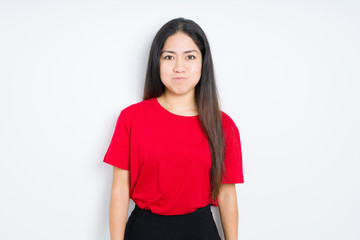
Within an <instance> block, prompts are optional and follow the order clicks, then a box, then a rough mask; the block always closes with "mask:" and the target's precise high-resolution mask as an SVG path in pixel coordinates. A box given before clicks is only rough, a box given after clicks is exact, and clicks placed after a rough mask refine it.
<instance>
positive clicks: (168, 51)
mask: <svg viewBox="0 0 360 240" xmlns="http://www.w3.org/2000/svg"><path fill="white" fill-rule="evenodd" d="M165 52H167V53H173V54H175V53H176V52H174V51H170V50H164V51H161V52H160V53H161V54H163V53H165ZM191 52H196V53H197V54H199V53H198V51H196V50H188V51H185V52H184V53H185V54H186V53H191Z"/></svg>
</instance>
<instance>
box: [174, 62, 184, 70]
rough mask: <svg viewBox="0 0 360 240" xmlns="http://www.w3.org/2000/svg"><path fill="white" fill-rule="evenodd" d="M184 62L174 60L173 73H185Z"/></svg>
mask: <svg viewBox="0 0 360 240" xmlns="http://www.w3.org/2000/svg"><path fill="white" fill-rule="evenodd" d="M184 64H185V63H184V60H182V59H176V60H175V66H174V72H184V71H185V65H184Z"/></svg>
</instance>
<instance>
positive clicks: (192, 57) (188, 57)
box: [186, 55, 195, 59]
mask: <svg viewBox="0 0 360 240" xmlns="http://www.w3.org/2000/svg"><path fill="white" fill-rule="evenodd" d="M186 59H195V56H194V55H189V56H187V57H186Z"/></svg>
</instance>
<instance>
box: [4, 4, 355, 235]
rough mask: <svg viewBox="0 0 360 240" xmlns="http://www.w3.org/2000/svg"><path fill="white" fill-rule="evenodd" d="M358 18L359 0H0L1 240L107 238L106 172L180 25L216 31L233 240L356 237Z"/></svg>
mask: <svg viewBox="0 0 360 240" xmlns="http://www.w3.org/2000/svg"><path fill="white" fill-rule="evenodd" d="M359 12H360V3H359V1H355V0H354V1H350V0H341V1H340V0H338V1H331V0H329V1H325V0H324V1H320V0H312V1H310V0H306V1H265V0H262V1H260V0H252V1H250V0H246V1H194V0H192V1H185V0H183V1H174V2H172V1H154V0H152V1H131V2H130V1H128V2H126V1H100V0H99V1H85V0H84V1H80V0H73V1H25V0H23V1H1V2H0V79H1V85H0V107H1V111H0V112H1V118H0V148H1V152H0V159H1V162H0V194H1V196H0V226H1V227H0V239H4V240H8V239H10V240H11V239H37V240H45V239H46V240H48V239H52V240H57V239H61V240H63V239H67V240H70V239H74V240H75V239H85V240H98V239H109V230H108V207H109V200H110V187H111V180H112V168H111V166H109V165H107V164H105V163H102V160H103V157H104V154H105V152H106V149H107V147H108V144H109V143H110V140H111V136H112V133H113V130H114V127H115V123H116V119H117V117H118V114H119V113H120V111H121V110H122V109H123V108H125V107H126V106H128V105H130V104H132V103H135V102H138V101H141V97H142V91H143V84H144V76H145V69H146V63H147V57H148V51H149V48H150V44H151V41H152V39H153V37H154V36H155V33H156V32H157V30H158V29H159V28H160V27H161V26H162V25H163V24H165V23H166V22H167V21H169V20H171V19H173V18H176V17H185V18H189V19H192V20H194V21H196V22H197V23H198V24H199V25H200V26H201V27H202V28H203V29H204V31H205V33H206V34H207V36H208V38H209V41H210V46H211V49H212V52H213V59H214V66H215V72H216V77H217V84H218V88H219V92H220V97H221V103H222V108H223V110H224V111H225V112H226V113H228V114H229V115H230V116H231V117H232V118H233V120H234V121H235V123H236V124H237V126H238V128H239V131H240V137H241V141H242V149H243V161H244V175H245V183H244V184H238V185H236V187H237V194H238V206H239V239H244V240H261V239H271V240H273V239H274V240H289V239H291V240H304V239H305V240H311V239H314V240H315V239H316V240H319V239H327V240H335V239H339V240H344V239H346V240H355V239H356V240H357V239H360V230H359V224H360V207H359V202H360V193H359V189H360V188H359V183H360V177H359V170H360V169H359V168H360V163H359V161H360V150H359V149H360V147H359V145H360V144H359V143H360V139H359V138H360V137H359V136H360V127H359V122H360V111H359V102H360V97H359V90H360V83H359V80H360V74H359V66H360V58H359V56H360V46H359V42H360V32H359V31H360V17H359ZM133 207H134V205H133V202H131V205H130V208H129V214H130V211H131V210H132V208H133ZM212 211H213V213H214V217H215V220H216V223H217V225H218V228H219V231H220V232H221V231H222V229H221V222H220V217H219V212H218V208H215V207H212ZM221 233H222V232H221Z"/></svg>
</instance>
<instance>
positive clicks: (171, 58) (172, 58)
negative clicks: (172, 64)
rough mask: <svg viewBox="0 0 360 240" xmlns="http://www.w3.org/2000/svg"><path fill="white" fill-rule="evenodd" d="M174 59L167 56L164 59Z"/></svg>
mask: <svg viewBox="0 0 360 240" xmlns="http://www.w3.org/2000/svg"><path fill="white" fill-rule="evenodd" d="M173 58H174V57H173V56H169V55H168V56H165V57H164V59H173Z"/></svg>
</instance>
